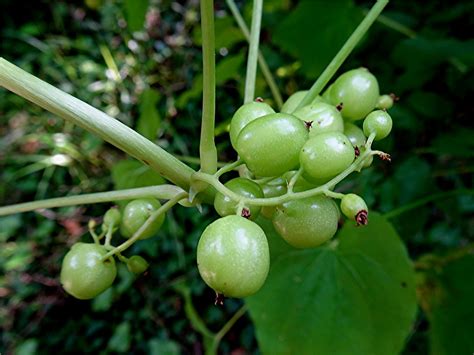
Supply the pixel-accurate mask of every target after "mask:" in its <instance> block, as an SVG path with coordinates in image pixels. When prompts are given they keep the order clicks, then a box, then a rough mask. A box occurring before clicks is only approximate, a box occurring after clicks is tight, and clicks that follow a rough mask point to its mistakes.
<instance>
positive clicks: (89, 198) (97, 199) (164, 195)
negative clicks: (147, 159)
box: [0, 185, 190, 216]
mask: <svg viewBox="0 0 474 355" xmlns="http://www.w3.org/2000/svg"><path fill="white" fill-rule="evenodd" d="M183 192H185V191H184V190H183V189H182V188H180V187H178V186H174V185H157V186H150V187H139V188H135V189H127V190H117V191H108V192H97V193H91V194H84V195H77V196H67V197H58V198H51V199H47V200H40V201H32V202H25V203H19V204H16V205H10V206H4V207H0V216H5V215H9V214H15V213H20V212H28V211H34V210H38V209H43V208H56V207H65V206H75V205H87V204H93V203H101V202H111V201H121V200H133V199H137V198H146V197H155V198H158V199H164V200H168V199H171V198H174V197H175V196H176V195H179V194H182V193H183ZM181 203H182V204H183V205H185V206H190V204H189V203H187V202H185V201H181Z"/></svg>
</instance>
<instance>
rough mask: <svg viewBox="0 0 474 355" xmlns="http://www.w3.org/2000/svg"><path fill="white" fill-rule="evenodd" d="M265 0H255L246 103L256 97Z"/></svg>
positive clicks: (246, 84)
mask: <svg viewBox="0 0 474 355" xmlns="http://www.w3.org/2000/svg"><path fill="white" fill-rule="evenodd" d="M262 8H263V0H253V10H252V27H251V29H250V41H249V42H250V43H249V54H248V59H247V74H246V76H245V95H244V103H248V102H252V101H253V100H254V98H255V79H256V77H257V57H258V45H259V42H260V25H261V22H262Z"/></svg>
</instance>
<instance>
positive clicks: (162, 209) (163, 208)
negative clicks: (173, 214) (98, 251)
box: [102, 192, 188, 260]
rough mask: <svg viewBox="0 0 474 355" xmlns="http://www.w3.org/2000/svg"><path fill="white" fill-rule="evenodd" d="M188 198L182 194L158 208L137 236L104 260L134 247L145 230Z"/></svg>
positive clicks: (137, 232)
mask: <svg viewBox="0 0 474 355" xmlns="http://www.w3.org/2000/svg"><path fill="white" fill-rule="evenodd" d="M187 196H188V193H187V192H182V193H180V194H177V195H176V196H175V197H173V198H172V199H170V200H168V201H167V202H166V203H165V204H163V206H161V207H160V208H158V209H157V210H156V211H154V212H153V213H152V214H151V215H150V217H148V219H147V220H146V222H145V223H143V224H142V226H141V227H140V228H139V229H138V230H137V231H136V232H135V234H134V235H133V236H132V237H131V238H130V239H127V240H126V241H125V242H123V243H122V244H120V245H119V246H118V247H116V248H114V249H112V250H111V251H109V252H108V253H107V254H105V255H104V256H103V257H102V260H106V259H108V258H110V257H111V256H113V255H115V254H117V253H121V252H123V251H124V250H125V249H127V248H129V247H130V246H132V245H133V244H134V243H135V242H136V241H137V240H139V239H140V238H141V236H142V234H143V232H145V230H146V229H147V228H148V227H149V226H150V225H151V224H152V223H153V222H154V221H156V219H157V218H158V217H159V216H161V215H162V214H164V213H166V212H167V211H168V210H169V209H170V208H172V207H173V206H174V205H176V204H177V203H178V202H179V201H180V200H182V199H185V198H186V197H187Z"/></svg>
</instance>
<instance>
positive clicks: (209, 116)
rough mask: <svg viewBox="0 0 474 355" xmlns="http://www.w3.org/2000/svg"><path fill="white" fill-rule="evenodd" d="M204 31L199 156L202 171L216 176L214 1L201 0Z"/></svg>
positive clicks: (202, 27)
mask: <svg viewBox="0 0 474 355" xmlns="http://www.w3.org/2000/svg"><path fill="white" fill-rule="evenodd" d="M201 29H202V74H203V87H202V89H203V90H202V124H201V141H200V145H199V156H200V158H201V171H202V172H204V173H208V174H214V173H215V172H216V170H217V149H216V144H215V142H214V128H215V127H214V126H215V113H216V57H215V40H214V1H213V0H201Z"/></svg>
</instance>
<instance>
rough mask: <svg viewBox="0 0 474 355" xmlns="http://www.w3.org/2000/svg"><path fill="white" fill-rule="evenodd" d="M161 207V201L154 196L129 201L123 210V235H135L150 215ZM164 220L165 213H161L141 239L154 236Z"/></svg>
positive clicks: (121, 229)
mask: <svg viewBox="0 0 474 355" xmlns="http://www.w3.org/2000/svg"><path fill="white" fill-rule="evenodd" d="M160 207H161V203H160V202H159V201H158V200H157V199H154V198H143V199H138V200H133V201H131V202H129V203H128V204H127V206H125V209H124V211H123V216H122V225H121V227H120V232H121V233H122V235H123V236H124V237H125V238H130V237H131V236H133V235H134V234H135V233H136V232H137V231H138V230H139V229H140V227H141V226H142V225H143V224H145V222H146V221H147V219H148V217H150V216H151V214H152V213H153V212H155V211H156V210H157V209H158V208H160ZM164 221H165V215H164V214H161V215H160V216H159V217H158V218H157V219H155V221H154V222H153V223H152V224H151V225H149V226H148V227H147V228H146V229H145V231H144V232H143V234H142V236H141V238H140V239H147V238H150V237H153V236H154V235H155V234H156V232H158V230H159V229H160V227H161V226H162V225H163V222H164Z"/></svg>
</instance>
